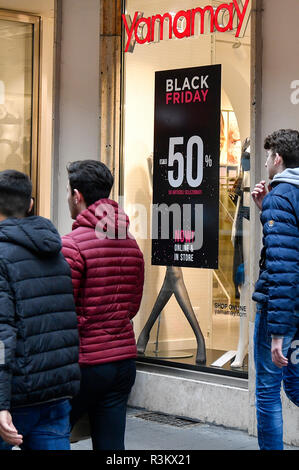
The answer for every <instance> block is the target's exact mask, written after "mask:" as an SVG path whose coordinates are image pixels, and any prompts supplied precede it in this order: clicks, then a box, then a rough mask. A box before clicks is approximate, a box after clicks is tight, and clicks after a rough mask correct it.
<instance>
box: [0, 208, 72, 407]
mask: <svg viewBox="0 0 299 470" xmlns="http://www.w3.org/2000/svg"><path fill="white" fill-rule="evenodd" d="M60 250H61V241H60V236H59V234H58V232H57V231H56V229H55V227H54V226H53V224H52V223H51V222H50V221H49V220H47V219H44V218H42V217H28V218H26V219H15V218H9V219H6V220H5V221H3V222H1V223H0V410H9V409H11V408H14V407H19V406H26V405H33V404H38V403H44V402H48V401H52V400H57V399H60V398H67V397H72V396H74V395H75V394H76V393H78V391H79V385H80V369H79V366H78V343H79V339H78V332H77V317H76V313H75V305H74V300H73V290H72V282H71V276H70V269H69V266H68V264H67V262H66V261H65V259H64V257H63V255H62V253H61V251H60Z"/></svg>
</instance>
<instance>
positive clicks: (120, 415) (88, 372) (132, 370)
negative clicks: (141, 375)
mask: <svg viewBox="0 0 299 470" xmlns="http://www.w3.org/2000/svg"><path fill="white" fill-rule="evenodd" d="M135 377H136V364H135V360H134V359H126V360H123V361H115V362H109V363H106V364H98V365H94V366H87V367H82V368H81V388H80V393H79V394H78V395H77V396H76V397H75V398H73V400H72V402H71V404H72V411H71V425H72V427H73V426H74V425H75V423H76V422H77V421H78V420H79V419H80V417H81V416H82V415H83V414H85V413H88V416H89V422H90V429H91V438H92V447H93V450H124V449H125V444H124V438H125V427H126V410H127V401H128V397H129V393H130V391H131V388H132V386H133V385H134V382H135Z"/></svg>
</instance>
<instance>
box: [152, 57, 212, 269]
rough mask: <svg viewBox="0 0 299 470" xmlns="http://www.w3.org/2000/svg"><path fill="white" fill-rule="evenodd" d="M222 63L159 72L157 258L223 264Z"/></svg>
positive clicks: (155, 203)
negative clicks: (220, 254) (220, 253)
mask: <svg viewBox="0 0 299 470" xmlns="http://www.w3.org/2000/svg"><path fill="white" fill-rule="evenodd" d="M220 106H221V65H209V66H205V67H192V68H185V69H177V70H166V71H161V72H156V75H155V132H154V167H153V213H152V264H153V265H159V266H181V267H194V268H206V269H217V268H218V243H219V160H220Z"/></svg>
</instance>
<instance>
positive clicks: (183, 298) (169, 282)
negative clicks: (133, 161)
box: [137, 155, 206, 364]
mask: <svg viewBox="0 0 299 470" xmlns="http://www.w3.org/2000/svg"><path fill="white" fill-rule="evenodd" d="M147 163H148V168H149V174H150V181H151V186H152V187H153V157H152V155H151V156H150V157H148V159H147ZM172 294H174V295H175V298H176V300H177V302H178V304H179V306H180V307H181V309H182V310H183V313H184V315H185V317H186V318H187V320H188V322H189V323H190V326H191V328H192V330H193V332H194V334H195V337H196V341H197V354H196V363H197V364H205V362H206V347H205V340H204V337H203V334H202V332H201V329H200V326H199V324H198V321H197V318H196V316H195V313H194V310H193V308H192V305H191V302H190V298H189V295H188V292H187V289H186V286H185V283H184V278H183V272H182V269H181V268H180V267H175V266H167V268H166V273H165V278H164V282H163V285H162V287H161V290H160V292H159V294H158V297H157V300H156V302H155V304H154V307H153V310H152V311H151V313H150V316H149V318H148V320H147V322H146V324H145V326H144V328H143V330H142V331H141V333H140V335H139V338H138V341H137V350H138V352H139V354H144V351H145V349H146V346H147V343H148V341H149V336H150V331H151V329H152V327H153V326H154V323H155V322H156V320H157V318H158V316H159V315H160V313H161V312H162V310H163V308H164V307H165V305H166V304H167V302H168V301H169V299H170V297H171V296H172Z"/></svg>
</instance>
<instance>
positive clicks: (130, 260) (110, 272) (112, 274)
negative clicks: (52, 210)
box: [62, 199, 144, 366]
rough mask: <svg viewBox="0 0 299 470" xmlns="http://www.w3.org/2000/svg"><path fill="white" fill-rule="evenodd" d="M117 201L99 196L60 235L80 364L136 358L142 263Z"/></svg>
mask: <svg viewBox="0 0 299 470" xmlns="http://www.w3.org/2000/svg"><path fill="white" fill-rule="evenodd" d="M128 229H129V219H128V217H127V216H126V214H125V213H124V211H123V210H122V209H121V208H120V206H118V204H117V203H116V202H115V201H112V200H110V199H100V200H99V201H97V202H96V203H95V204H93V205H92V206H90V207H88V208H87V209H86V210H85V211H83V212H81V214H80V215H79V216H78V217H77V219H76V221H75V222H74V224H73V230H72V232H71V233H70V234H68V235H66V236H65V237H63V238H62V241H63V254H64V256H65V258H66V260H67V261H68V263H69V265H70V267H71V271H72V279H73V288H74V296H75V302H76V310H77V316H78V327H79V336H80V356H79V363H80V365H81V366H84V365H94V364H100V363H106V362H112V361H120V360H123V359H129V358H134V357H136V354H137V349H136V342H135V336H134V331H133V327H132V323H131V320H132V318H133V317H134V316H135V315H136V313H137V312H138V310H139V306H140V302H141V298H142V290H143V283H144V261H143V255H142V252H141V251H140V249H139V247H138V245H137V242H136V240H135V239H134V238H133V237H132V235H131V234H130V233H129V230H128Z"/></svg>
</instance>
